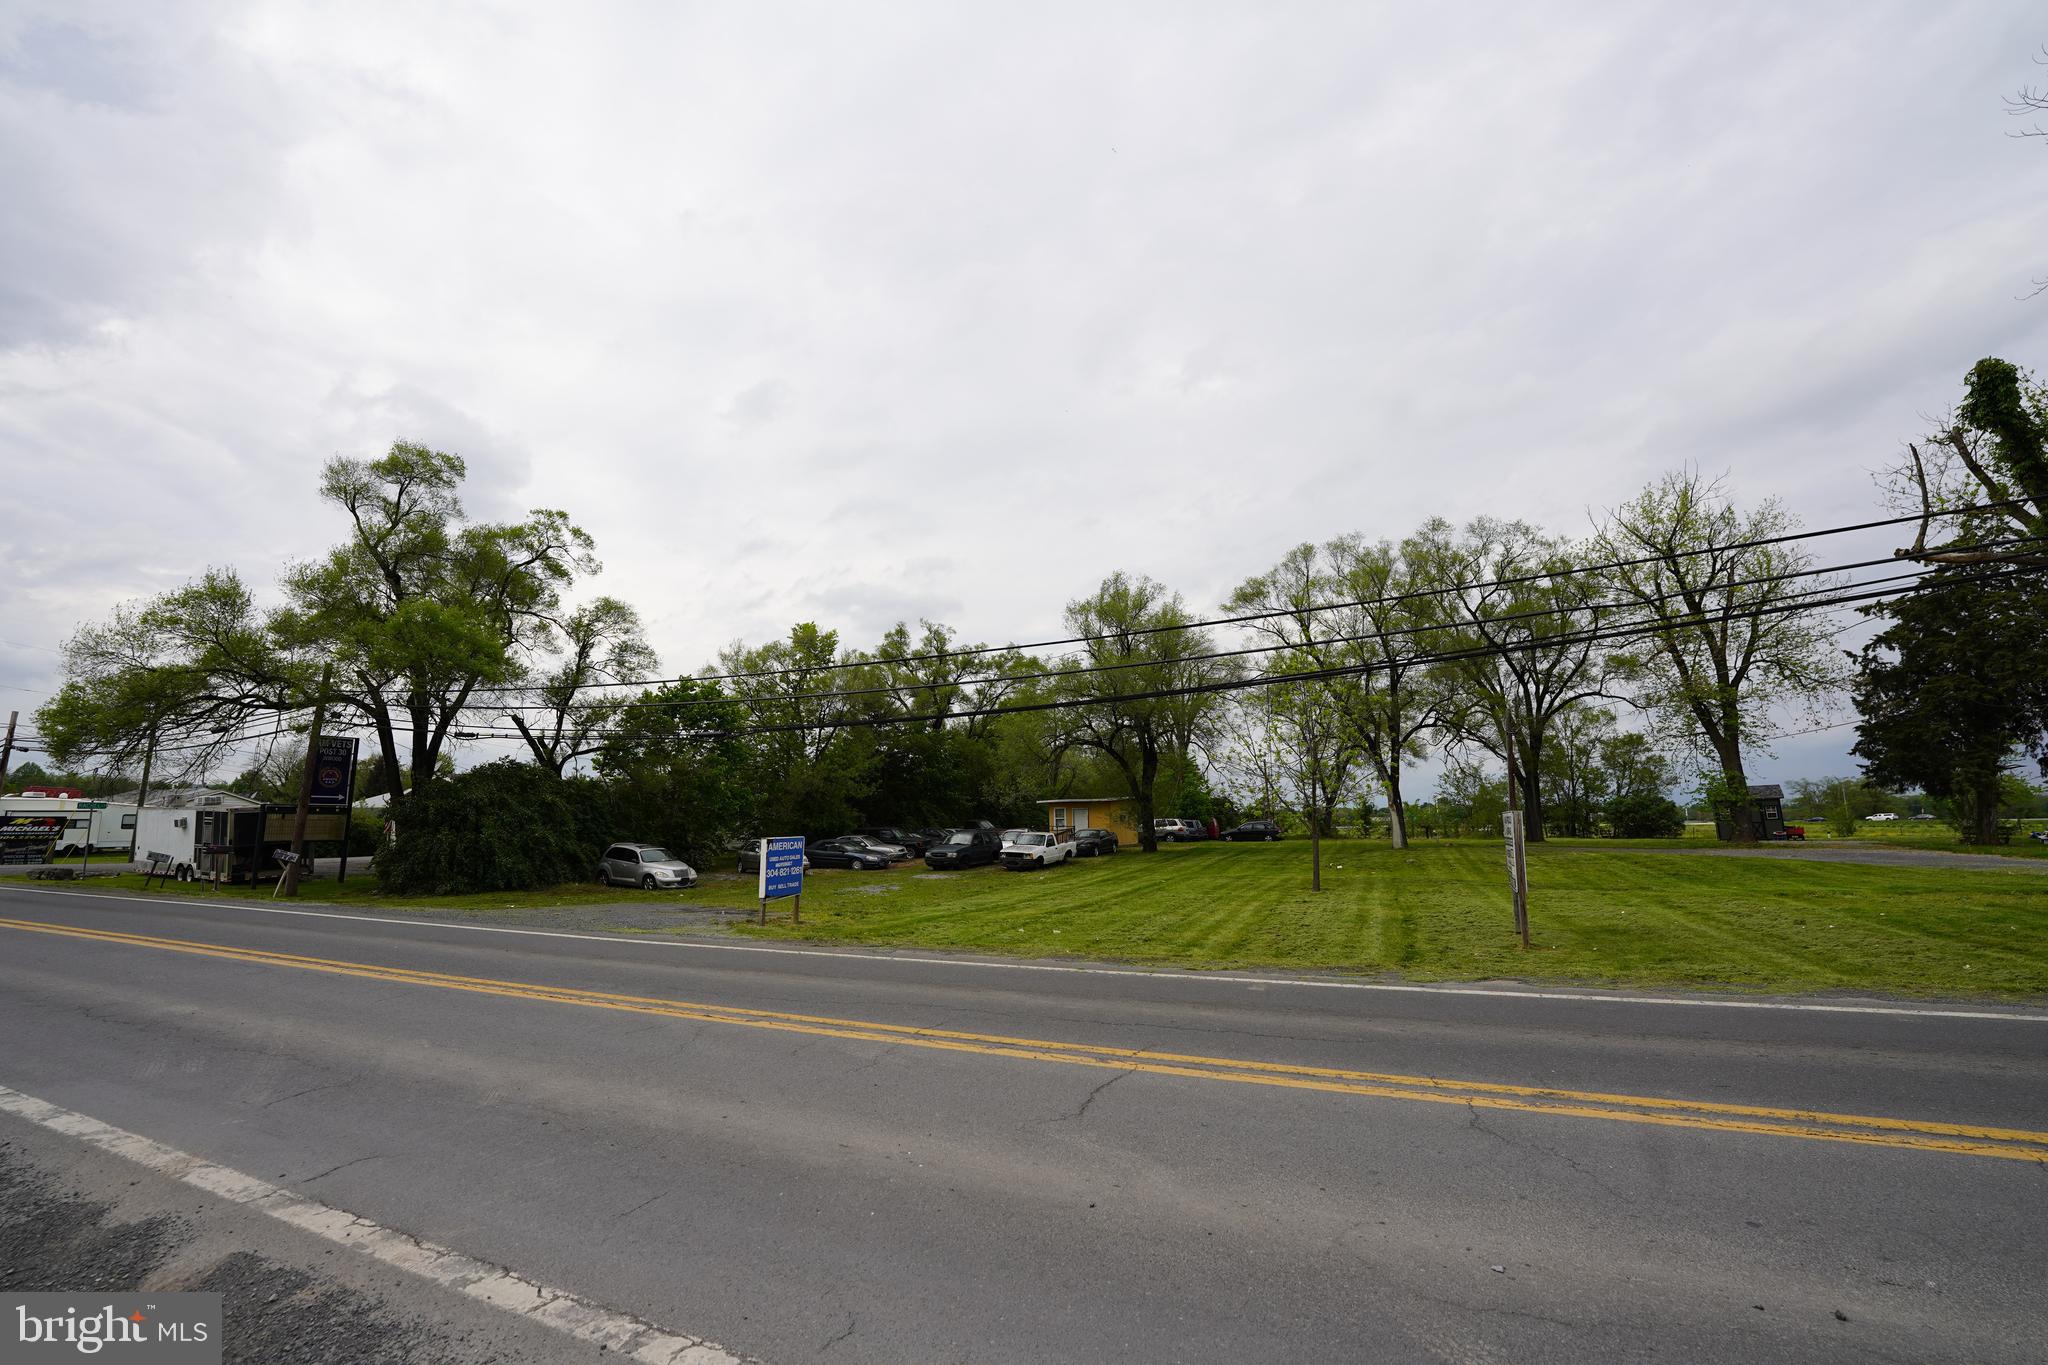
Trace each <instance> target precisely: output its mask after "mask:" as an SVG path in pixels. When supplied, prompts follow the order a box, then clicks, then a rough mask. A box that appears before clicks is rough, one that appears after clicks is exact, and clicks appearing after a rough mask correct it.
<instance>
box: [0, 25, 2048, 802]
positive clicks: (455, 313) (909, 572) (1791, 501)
mask: <svg viewBox="0 0 2048 1365" xmlns="http://www.w3.org/2000/svg"><path fill="white" fill-rule="evenodd" d="M2044 40H2048V11H2044V10H2043V9H2042V7H2041V5H2040V4H2039V0H2012V2H2010V3H1950V4H1943V5H1929V4H1926V3H1924V2H1922V3H1897V4H1881V3H1869V2H1868V0H1866V2H1864V3H1855V4H1848V3H1843V4H1825V3H1802V4H1798V5H1784V4H1782V3H1770V4H1753V5H1746V4H1739V3H1724V4H1717V5H1700V4H1696V3H1672V4H1665V5H1645V4H1641V3H1622V4H1577V5H1563V4H1551V5H1540V6H1531V5H1525V4H1503V5H1488V4H1463V5H1459V6H1455V7H1453V6H1421V5H1412V4H1403V5H1395V4H1378V5H1374V4H1366V3H1359V0H1347V2H1346V3H1340V4H1330V5H1311V4H1292V5H1249V4H1238V5H1200V4H1191V3H1185V2H1180V3H1168V4H1159V5H1122V6H1119V5H1103V4H1099V3H1098V4H1088V5H1056V4H1050V5H1049V4H1040V5H1030V6H1018V5H1004V6H994V5H989V6H974V5H961V4H957V3H954V4H936V5H930V6H923V5H916V4H909V3H889V4H869V5H847V4H821V5H817V6H813V7H799V6H790V5H779V4H765V3H764V4H747V5H727V6H720V7H709V6H684V5H678V4H670V3H651V4H645V5H634V4H608V5H568V4H560V3H551V4H534V5H530V6H510V5H508V6H498V5H488V4H477V3H470V4H455V3H450V4H431V5H421V4H417V3H408V4H393V5H373V4H367V3H361V0H357V2H356V3H350V4H347V5H318V6H316V5H292V4H262V5H245V4H214V5H208V4H200V3H180V4H176V5H159V4H147V3H120V4H107V5H99V4H89V3H80V2H79V0H65V3H62V4H49V5H44V4H35V3H13V2H12V0H0V186H4V187H5V195H6V199H7V207H6V211H5V212H4V213H0V464H4V467H5V470H6V481H5V487H6V489H7V491H8V495H9V496H8V501H7V504H6V507H5V513H4V524H0V554H4V559H5V565H6V568H5V575H4V577H0V687H4V688H6V689H7V690H6V691H4V692H0V697H4V699H5V706H0V710H4V709H6V708H7V707H12V706H16V705H19V706H21V707H23V708H29V707H33V706H34V705H36V704H39V703H40V702H41V701H42V700H43V698H44V696H45V695H46V694H47V693H48V692H49V691H50V690H52V689H53V688H54V687H55V685H56V680H57V664H58V657H57V654H56V653H55V650H56V647H57V646H58V645H60V644H61V642H62V641H63V639H64V638H65V637H66V636H67V635H68V634H69V633H70V631H71V630H72V629H73V628H74V627H75V625H76V624H77V623H78V622H79V621H81V620H83V619H91V618H96V617H99V616H102V615H104V614H105V613H106V612H107V611H108V610H109V609H110V608H111V607H113V606H114V605H115V604H116V603H118V602H120V601H122V600H124V599H129V598H134V597H139V596H144V595H147V594H151V593H154V592H157V591H160V590H162V589H165V588H169V587H172V586H175V585H177V584H179V583H181V582H183V581H185V580H186V579H188V578H190V577H192V576H194V575H196V574H198V573H199V572H201V571H202V570H204V569H205V568H206V567H208V566H209V565H223V564H231V565H233V566H235V567H237V568H238V569H240V570H241V572H242V573H243V575H244V576H245V577H246V578H247V579H248V580H249V581H250V582H251V583H252V584H255V585H261V586H262V587H264V588H265V589H266V590H267V589H268V587H269V585H270V584H272V583H274V581H275V578H276V575H277V572H278V570H279V568H280V567H281V565H282V564H283V563H284V562H285V561H286V560H287V559H288V558H290V557H292V556H295V555H306V554H309V553H313V552H316V551H318V550H320V549H322V548H323V547H325V546H327V545H329V544H331V543H333V542H335V541H336V540H338V539H339V538H340V523H339V520H338V517H337V515H336V514H334V513H332V512H331V511H329V510H327V509H324V508H323V507H322V506H321V505H320V503H319V502H318V500H317V498H316V496H315V492H314V488H315V482H316V477H317V470H318V466H319V464H320V462H321V461H322V460H324V459H326V458H327V457H328V456H330V455H333V454H336V453H342V454H349V455H363V456H374V455H377V454H380V453H381V452H382V451H383V450H384V449H385V448H386V447H387V446H388V445H389V444H390V442H391V441H393V440H394V439H399V438H403V439H407V440H414V441H420V442H425V443H427V444H430V445H433V446H436V447H439V448H441V449H445V450H451V451H454V452H457V453H459V454H461V455H462V456H464V457H465V458H466V459H467V460H468V461H469V467H470V470H471V486H470V489H469V492H468V497H467V500H468V503H469V506H470V508H471V510H472V511H473V512H475V513H477V514H479V515H483V516H492V517H496V516H510V515H515V514H517V513H518V512H520V511H521V510H522V509H525V508H528V507H533V506H551V507H561V508H565V509H567V510H568V511H569V512H571V513H572V514H573V515H574V516H575V517H576V518H577V519H578V520H579V521H581V523H582V524H583V525H584V526H585V527H587V528H588V529H589V530H590V531H591V532H592V533H593V534H594V535H595V536H596V538H597V542H598V546H599V551H600V554H601V556H602V558H603V560H604V562H605V566H606V567H605V572H604V574H603V575H602V577H601V578H599V579H597V580H594V582H593V584H592V588H593V590H594V591H595V590H601V591H606V592H611V593H614V594H616V595H619V596H622V597H624V598H626V599H628V600H630V601H632V602H634V603H635V604H636V605H638V606H639V608H640V609H641V611H642V612H643V614H644V615H645V617H646V618H647V620H648V622H649V624H650V627H651V634H652V637H653V642H654V644H655V646H656V648H657V649H658V650H659V652H660V654H661V656H662V660H663V662H664V663H665V664H667V665H669V666H671V668H672V669H674V670H676V671H686V670H690V669H694V668H696V667H698V666H700V665H701V664H703V663H705V662H707V661H708V660H709V659H710V658H711V656H712V655H713V654H714V652H715V651H716V650H717V649H718V648H719V647H720V646H722V645H724V644H726V643H728V642H730V641H732V640H735V639H740V638H744V639H747V640H750V641H756V642H758V641H760V640H763V639H765V638H767V637H770V636H773V635H779V634H781V633H783V632H784V631H786V630H787V629H788V627H789V625H790V624H791V623H792V622H794V621H798V620H807V619H808V620H816V621H818V622H819V623H820V624H821V625H826V626H830V627H836V628H838V629H839V630H840V631H841V633H842V639H843V640H845V641H846V642H847V643H850V644H857V645H872V643H873V642H874V641H875V639H876V638H877V637H878V636H879V635H880V633H881V632H882V631H883V630H884V629H886V627H887V626H888V625H889V624H890V623H891V622H893V621H896V620H898V619H904V618H908V619H910V620H913V621H914V620H916V619H917V618H919V617H929V618H932V619H936V620H942V621H946V622H948V623H951V624H953V625H955V626H957V627H959V628H960V629H961V630H962V631H963V632H964V633H965V635H966V636H967V637H969V638H970V639H979V640H990V641H997V640H1003V639H1013V638H1014V639H1030V638H1042V637H1044V636H1047V635H1051V634H1058V633H1060V632H1059V630H1058V622H1059V617H1060V612H1061V608H1062V605H1063V604H1064V603H1065V602H1066V601H1067V600H1068V599H1070V598H1073V597H1076V596H1079V595H1081V594H1083V593H1085V592H1087V591H1089V590H1090V589H1091V588H1092V587H1093V586H1094V585H1095V584H1096V583H1097V582H1098V581H1099V580H1100V579H1101V577H1102V576H1103V575H1104V574H1105V573H1107V572H1108V571H1110V570H1112V569H1117V568H1122V569H1126V570H1129V571H1133V572H1142V573H1147V574H1150V575H1152V576H1154V577H1156V578H1158V579H1161V580H1162V581H1164V582H1166V583H1167V584H1169V585H1170V586H1172V587H1174V588H1177V589H1179V590H1181V591H1182V592H1183V593H1185V594H1186V596H1187V598H1188V600H1189V601H1190V603H1191V604H1193V605H1195V606H1196V607H1197V608H1200V609H1208V608H1213V607H1214V606H1215V605H1216V604H1218V603H1219V602H1220V601H1221V600H1222V599H1223V598H1224V597H1225V596H1227V594H1228V593H1229V591H1230V589H1231V588H1232V587H1233V586H1234V585H1235V584H1236V583H1237V582H1239V581H1240V580H1241V579H1243V578H1244V577H1245V576H1247V575H1249V574H1251V573H1254V572H1257V571H1259V570H1261V569H1263V568H1265V567H1267V566H1268V565H1270V564H1271V563H1272V562H1273V561H1274V560H1275V559H1277V558H1278V557H1279V555H1280V554H1281V553H1282V552H1283V551H1285V550H1286V549H1287V548H1288V547H1289V546H1290V545H1293V544H1295V543H1297V542H1300V541H1303V540H1310V539H1322V538H1325V537H1328V536H1331V535H1335V534H1338V533H1341V532H1348V531H1358V532H1363V533H1365V534H1368V535H1372V536H1394V537H1398V536H1400V535H1401V534H1403V533H1405V532H1407V531H1409V530H1411V529H1412V528H1413V527H1414V526H1415V525H1416V524H1417V523H1419V522H1420V521H1421V520H1423V519H1424V518H1426V517H1428V516H1431V515H1439V514H1440V515H1443V516H1447V517H1450V518H1453V519H1456V520H1463V519H1465V518H1468V517H1471V516H1475V515H1479V514H1492V515H1496V516H1522V517H1527V518H1530V519H1532V520H1536V521H1539V522H1542V523H1545V524H1547V525H1549V526H1551V527H1553V528H1555V529H1557V530H1560V531H1569V532H1574V533H1576V532H1580V531H1583V530H1584V529H1585V527H1586V525H1587V517H1588V512H1589V509H1591V510H1597V509H1599V508H1600V507H1603V506H1607V505H1612V504H1613V503H1615V502H1618V501H1620V500H1621V499H1623V498H1624V497H1626V496H1627V495H1628V494H1629V493H1630V492H1632V491H1633V490H1635V489H1636V488H1637V487H1639V486H1640V485H1641V484H1642V483H1643V482H1644V481H1646V480H1647V479H1649V478H1651V477H1653V476H1654V475H1656V474H1658V473H1660V472H1661V471H1663V470H1666V469H1669V468H1672V467H1674V466H1677V465H1680V464H1682V463H1686V462H1694V463H1697V464H1699V465H1700V466H1702V467H1704V468H1705V469H1707V470H1709V471H1711V472H1714V473H1723V472H1725V473H1726V474H1727V475H1728V476H1729V480H1730V486H1731V487H1732V488H1733V490H1734V491H1735V492H1736V493H1737V495H1738V496H1739V497H1740V498H1741V499H1743V500H1745V501H1754V500H1756V499H1760V498H1763V497H1765V496H1770V495H1776V496H1779V497H1782V498H1783V499H1784V500H1785V501H1786V503H1787V504H1788V505H1789V506H1790V507H1791V508H1792V509H1794V510H1795V511H1796V512H1797V513H1798V514H1799V515H1800V516H1801V517H1802V518H1803V519H1804V520H1805V521H1806V523H1807V524H1808V525H1809V526H1821V525H1828V524H1834V523H1840V522H1847V521H1856V520H1863V519H1866V518H1868V517H1871V516H1876V515H1882V511H1881V509H1879V507H1878V505H1877V499H1876V494H1875V491H1874V489H1873V487H1872V485H1871V479H1870V471H1871V470H1873V469H1875V468H1878V467H1880V466H1883V465H1885V464H1886V463H1888V462H1889V461H1890V460H1891V459H1893V458H1894V456H1895V455H1896V454H1897V453H1898V451H1899V449H1900V443H1901V442H1902V441H1903V440H1905V439H1907V438H1909V437H1913V436H1916V435H1918V434H1920V433H1921V432H1922V431H1924V430H1925V428H1926V425H1927V418H1928V417H1929V416H1930V415H1932V414H1936V413H1939V412H1940V411H1942V410H1943V409H1945V408H1946V407H1948V406H1949V405H1950V404H1951V403H1952V402H1953V401H1954V399H1955V397H1956V396H1957V394H1958V392H1959V386H1960V380H1961V377H1962V375H1963V373H1964V372H1965V371H1966V370H1967V369H1968V367H1969V365H1970V364H1971V362H1973V361H1974V360H1976V359H1977V358H1979V357H1980V356H1983V355H1989V354H1996V355H2003V356H2006V357H2008V358H2010V359H2013V360H2015V361H2018V362H2020V363H2021V364H2024V365H2029V366H2033V367H2042V366H2044V364H2048V298H2043V299H2038V300H2035V301H2033V302H2031V303H2028V302H2021V301H2019V296H2020V295H2022V294H2024V293H2025V292H2026V290H2027V289H2028V287H2029V281H2030V278H2032V277H2034V276H2040V275H2043V274H2048V149H2044V147H2043V146H2042V145H2041V144H2039V143H2033V142H2022V141H2019V140H2016V139H2014V138H2012V137H2010V136H2008V134H2009V133H2011V132H2012V131H2014V129H2015V128H2016V127H2018V126H2020V125H2018V124H2016V123H2015V121H2014V120H2013V119H2011V118H2010V117H2008V116H2007V114H2006V113H2005V110H2004V106H2003V103H2002V99H2003V97H2004V96H2006V95H2009V94H2011V93H2012V92H2014V91H2015V90H2016V89H2017V88H2018V87H2019V86H2021V85H2022V84H2025V83H2028V82H2033V83H2036V84H2039V83H2042V82H2043V81H2044V80H2048V68H2042V67H2038V66H2035V65H2032V64H2031V63H2030V56H2031V54H2034V53H2036V52H2038V51H2039V49H2040V47H2041V44H2042V43H2043V42H2044ZM1893 543H1894V538H1893V537H1892V536H1891V534H1890V533H1886V534H1884V535H1881V536H1879V537H1877V538H1876V540H1875V541H1872V540H1869V539H1866V540H1863V541H1861V542H1858V543H1856V544H1855V545H1854V546H1843V547H1842V549H1843V557H1848V555H1849V554H1850V553H1851V552H1852V550H1860V549H1862V548H1865V547H1868V546H1871V545H1873V544H1874V545H1875V546H1876V548H1877V552H1879V553H1882V552H1884V551H1885V550H1888V549H1889V548H1891V546H1892V544H1893ZM1898 543H1903V542H1902V541H1901V542H1898ZM1831 548H1832V547H1831ZM1847 735H1848V732H1846V731H1831V732H1827V733H1824V734H1821V735H1814V736H1808V737H1806V738H1804V739H1798V740H1791V741H1787V742H1785V743H1784V744H1783V745H1781V747H1780V757H1779V760H1778V761H1777V762H1776V763H1770V762H1766V763H1763V764H1761V765H1758V766H1759V767H1761V769H1762V770H1763V771H1762V772H1760V773H1758V774H1757V775H1758V776H1760V777H1792V776H1799V775H1802V774H1808V773H1810V774H1815V775H1817V774H1820V773H1824V772H1845V771H1849V770H1850V764H1849V761H1848V760H1847V759H1846V758H1844V757H1843V756H1842V750H1843V748H1844V746H1845V744H1846V742H1847Z"/></svg>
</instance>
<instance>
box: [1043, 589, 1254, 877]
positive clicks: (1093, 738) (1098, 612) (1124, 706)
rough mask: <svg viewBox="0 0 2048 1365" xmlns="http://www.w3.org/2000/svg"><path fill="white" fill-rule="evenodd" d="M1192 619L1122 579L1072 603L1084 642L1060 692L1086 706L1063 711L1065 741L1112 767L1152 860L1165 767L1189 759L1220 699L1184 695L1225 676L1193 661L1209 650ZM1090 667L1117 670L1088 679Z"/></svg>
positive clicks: (1171, 599) (1210, 663)
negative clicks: (1173, 758) (1172, 759)
mask: <svg viewBox="0 0 2048 1365" xmlns="http://www.w3.org/2000/svg"><path fill="white" fill-rule="evenodd" d="M1193 619H1194V618H1193V617H1192V616H1191V615H1190V614H1189V613H1188V611H1187V608H1186V607H1185V606H1184V605H1183V604H1182V602H1181V599H1180V595H1179V594H1178V593H1169V592H1168V591H1167V590H1166V588H1165V587H1164V586H1163V585H1162V584H1159V583H1156V582H1154V581H1153V580H1152V579H1149V578H1145V577H1143V576H1139V577H1135V578H1133V577H1130V576H1128V575H1125V574H1123V573H1114V574H1111V575H1110V576H1109V577H1108V578H1106V579H1104V580H1103V581H1102V586H1101V587H1100V588H1098V589H1097V590H1096V591H1095V592H1094V593H1093V594H1092V595H1090V596H1088V597H1084V598H1081V599H1079V600H1077V601H1074V602H1069V603H1068V604H1067V612H1066V621H1067V628H1068V629H1069V630H1070V631H1071V632H1072V633H1073V634H1075V635H1077V636H1084V637H1086V640H1085V643H1084V644H1083V645H1082V648H1081V652H1080V655H1079V657H1078V659H1076V660H1075V661H1072V662H1070V663H1069V664H1068V665H1067V666H1066V667H1065V669H1064V670H1063V672H1062V674H1061V676H1060V677H1059V679H1058V682H1057V688H1056V692H1057V695H1059V696H1060V697H1062V698H1064V699H1066V700H1070V701H1076V702H1085V703H1086V704H1085V705H1082V706H1078V707H1075V708H1074V709H1071V710H1066V711H1062V712H1060V713H1059V715H1060V717H1061V728H1060V735H1061V738H1062V739H1063V741H1064V742H1065V743H1066V744H1069V745H1072V746H1075V747H1078V748H1082V749H1089V750H1092V751H1094V752H1096V753H1099V754H1101V755H1102V756H1103V757H1104V758H1105V759H1107V760H1108V761H1109V764H1110V765H1111V767H1112V768H1113V769H1114V771H1115V772H1116V773H1117V775H1118V776H1119V777H1120V778H1121V779H1122V783H1123V787H1124V790H1125V792H1126V793H1127V794H1128V795H1129V797H1130V798H1131V803H1132V805H1133V806H1134V807H1135V808H1136V812H1137V817H1138V840H1139V844H1140V846H1141V847H1142V848H1143V849H1144V850H1145V851H1146V852H1147V853H1154V852H1157V851H1158V848H1159V841H1158V839H1157V838H1156V836H1155V835H1154V834H1153V832H1152V818H1153V803H1154V796H1155V788H1156V786H1157V783H1158V780H1159V773H1160V765H1161V762H1162V760H1163V759H1164V758H1166V757H1167V756H1169V755H1174V754H1179V753H1184V752H1186V751H1187V749H1188V748H1189V747H1190V746H1191V744H1192V742H1193V740H1194V739H1195V737H1196V736H1198V735H1202V734H1204V733H1205V728H1206V726H1207V725H1208V723H1209V722H1210V721H1211V720H1212V719H1213V717H1214V714H1215V711H1216V707H1217V700H1216V697H1215V695H1214V694H1213V693H1208V694H1204V693H1189V692H1187V691H1186V689H1189V688H1195V687H1202V686H1206V685H1209V684H1213V683H1216V682H1219V681H1222V680H1223V679H1224V677H1225V676H1226V674H1225V671H1224V670H1223V669H1222V668H1221V667H1219V665H1218V663H1217V661H1216V660H1213V659H1201V658H1196V657H1193V656H1196V655H1201V654H1206V653H1208V652H1210V644H1209V637H1208V635H1207V634H1206V633H1205V632H1203V631H1201V630H1199V629H1197V628H1195V627H1194V626H1193V625H1192V624H1190V623H1191V622H1192V621H1193ZM1083 666H1090V667H1098V668H1101V667H1105V666H1115V667H1114V671H1110V672H1099V673H1081V672H1079V671H1078V669H1079V668H1081V667H1083ZM1161 693H1165V694H1167V695H1159V694H1161Z"/></svg>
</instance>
